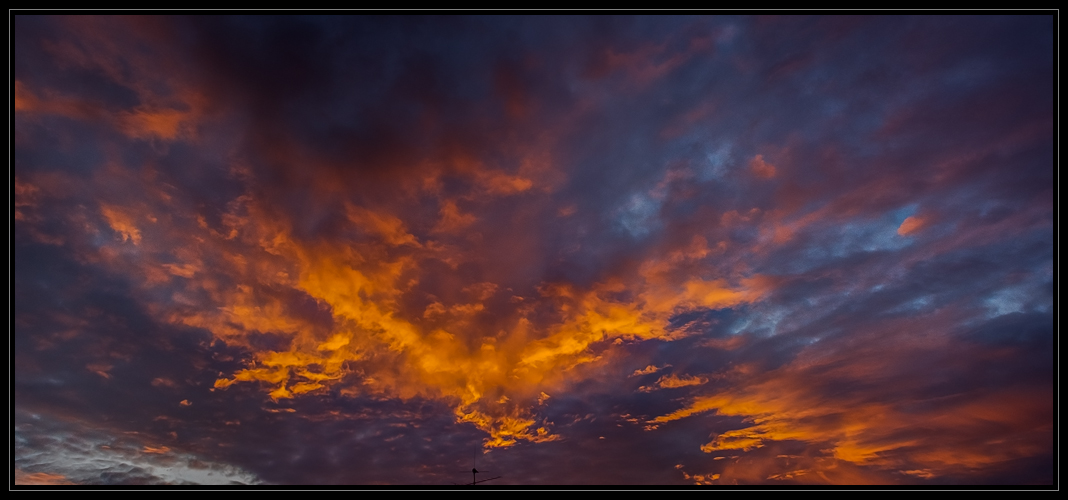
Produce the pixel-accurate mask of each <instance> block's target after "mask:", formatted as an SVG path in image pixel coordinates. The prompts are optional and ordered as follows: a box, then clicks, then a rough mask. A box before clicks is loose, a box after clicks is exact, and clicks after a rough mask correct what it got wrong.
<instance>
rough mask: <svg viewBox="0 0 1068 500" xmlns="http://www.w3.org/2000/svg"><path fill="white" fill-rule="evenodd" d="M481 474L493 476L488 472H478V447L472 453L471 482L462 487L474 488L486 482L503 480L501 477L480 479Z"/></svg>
mask: <svg viewBox="0 0 1068 500" xmlns="http://www.w3.org/2000/svg"><path fill="white" fill-rule="evenodd" d="M480 472H481V473H483V474H492V473H491V472H488V471H484V470H478V447H475V449H474V451H473V452H472V453H471V482H470V483H465V484H463V485H462V486H474V485H476V484H478V483H484V482H486V481H492V480H494V479H500V478H501V476H496V477H491V478H488V479H478V473H480Z"/></svg>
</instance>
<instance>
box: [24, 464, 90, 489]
mask: <svg viewBox="0 0 1068 500" xmlns="http://www.w3.org/2000/svg"><path fill="white" fill-rule="evenodd" d="M15 484H16V485H26V486H30V485H35V486H59V485H68V484H75V483H74V482H72V481H71V480H69V479H67V478H66V477H65V476H63V475H62V474H50V473H48V472H33V473H30V472H25V471H23V470H22V469H18V468H16V469H15Z"/></svg>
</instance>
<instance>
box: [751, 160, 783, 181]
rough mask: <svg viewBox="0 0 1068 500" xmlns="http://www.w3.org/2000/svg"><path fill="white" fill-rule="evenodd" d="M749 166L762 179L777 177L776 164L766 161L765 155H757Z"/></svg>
mask: <svg viewBox="0 0 1068 500" xmlns="http://www.w3.org/2000/svg"><path fill="white" fill-rule="evenodd" d="M749 168H750V169H752V170H753V174H755V175H756V176H757V177H760V178H761V179H770V178H772V177H775V173H776V170H775V165H772V164H770V163H768V162H766V161H764V155H756V156H754V157H753V159H752V160H750V161H749Z"/></svg>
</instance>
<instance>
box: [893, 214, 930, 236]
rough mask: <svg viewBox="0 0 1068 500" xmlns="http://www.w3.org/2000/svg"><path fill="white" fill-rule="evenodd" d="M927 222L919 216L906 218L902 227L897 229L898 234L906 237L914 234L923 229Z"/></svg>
mask: <svg viewBox="0 0 1068 500" xmlns="http://www.w3.org/2000/svg"><path fill="white" fill-rule="evenodd" d="M925 223H926V221H925V220H924V219H923V218H921V217H918V216H915V215H913V216H911V217H905V220H904V221H902V222H901V225H900V226H898V228H897V234H899V235H901V236H905V235H908V234H912V233H914V232H916V231H919V230H920V229H923V226H924V224H925Z"/></svg>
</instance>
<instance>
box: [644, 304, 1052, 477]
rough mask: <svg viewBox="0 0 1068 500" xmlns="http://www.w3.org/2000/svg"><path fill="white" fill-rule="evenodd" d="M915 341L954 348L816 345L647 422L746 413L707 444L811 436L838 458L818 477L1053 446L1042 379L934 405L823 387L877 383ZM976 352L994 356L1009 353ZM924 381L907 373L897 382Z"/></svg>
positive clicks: (927, 471)
mask: <svg viewBox="0 0 1068 500" xmlns="http://www.w3.org/2000/svg"><path fill="white" fill-rule="evenodd" d="M894 328H908V329H910V330H911V329H915V328H917V327H916V326H906V325H897V326H895V327H894ZM930 340H931V339H928V341H930ZM941 342H945V340H942V341H941ZM915 349H923V350H924V352H928V349H935V350H937V349H946V350H947V351H948V350H949V347H948V346H941V347H936V346H931V345H926V346H923V345H912V346H898V347H896V348H887V347H885V346H881V347H879V348H873V349H870V350H864V351H858V352H849V353H848V354H845V353H837V354H832V355H828V354H827V351H826V347H823V348H822V349H821V351H820V352H819V353H817V352H816V350H811V351H806V352H805V353H804V354H802V355H801V356H799V357H798V358H797V359H796V360H795V361H794V362H793V363H791V364H790V365H787V366H785V367H782V368H779V369H777V370H774V371H771V372H768V373H765V374H763V375H761V376H760V377H757V378H754V377H752V376H747V377H744V378H743V377H737V376H735V377H729V380H730V382H732V383H731V384H730V385H726V386H723V387H721V388H720V389H717V390H716V391H714V392H713V393H711V394H709V395H705V396H699V397H696V398H694V399H693V400H692V401H691V402H690V403H689V404H688V405H686V406H685V407H683V408H680V409H679V410H677V411H675V412H672V413H669V414H666V415H662V416H659V417H656V418H653V419H650V420H649V422H648V423H649V424H651V425H656V426H659V425H663V424H665V423H668V422H672V421H675V420H679V419H684V418H688V417H690V416H693V415H697V414H700V413H704V412H715V413H716V414H718V415H724V416H735V417H742V418H743V419H744V420H745V422H746V424H745V425H744V426H743V427H741V428H738V429H733V430H728V431H725V432H721V433H719V434H717V435H715V436H714V438H713V439H712V440H711V441H709V442H708V443H706V444H704V445H702V446H701V450H702V451H704V452H706V453H723V452H749V451H753V450H756V449H758V448H762V447H765V446H768V445H771V444H773V443H777V442H783V441H802V442H807V443H810V444H812V445H814V446H818V447H819V449H821V450H824V451H825V452H826V453H828V454H829V455H828V458H830V459H833V460H834V462H827V463H826V464H825V465H826V467H822V468H821V467H816V468H815V469H813V470H811V471H810V472H813V473H814V474H813V477H818V474H815V472H817V470H822V471H823V472H827V468H828V467H831V466H834V464H835V463H838V464H841V463H847V464H852V465H856V466H867V467H875V468H876V469H880V470H890V471H897V472H899V473H901V474H907V475H913V476H921V475H922V476H925V477H934V476H942V475H946V474H951V473H954V472H960V471H962V470H975V469H981V468H984V467H995V466H997V465H998V464H1000V463H1006V462H1008V461H1011V460H1014V459H1017V458H1021V457H1027V456H1035V455H1038V454H1042V453H1046V452H1049V451H1050V448H1049V446H1050V441H1049V438H1050V433H1051V432H1052V421H1051V420H1050V419H1049V418H1048V415H1050V414H1051V413H1050V412H1051V411H1052V407H1051V405H1052V399H1051V397H1050V394H1049V393H1047V392H1044V391H1043V390H1041V389H1038V388H1035V389H1021V388H1016V389H1005V390H999V391H991V392H987V393H984V394H979V395H974V396H970V397H960V398H956V399H946V400H945V401H943V402H940V404H938V405H934V406H933V407H932V409H930V410H927V411H918V410H917V409H916V408H917V407H919V408H922V407H924V406H925V404H927V403H924V404H920V403H919V402H915V403H913V402H905V403H902V402H900V401H897V400H894V399H890V400H888V401H897V402H895V403H890V402H883V401H881V400H880V399H881V398H878V397H877V396H873V395H871V394H867V393H864V392H841V391H838V392H836V393H834V396H833V397H831V396H829V395H828V394H826V392H827V390H826V389H824V388H826V387H839V386H841V387H851V386H856V385H857V384H860V385H862V386H865V387H867V386H877V385H878V384H877V382H881V383H882V384H883V385H884V386H885V384H886V383H887V381H888V380H891V377H893V376H894V375H893V374H894V373H897V371H898V370H900V366H901V365H907V361H905V360H907V359H909V358H910V357H913V356H915ZM969 355H970V356H973V357H976V358H981V357H983V356H993V357H995V358H996V357H997V356H1002V355H1004V354H1003V353H981V352H975V353H971V354H969ZM898 376H899V377H900V375H898ZM920 383H923V381H922V380H909V379H907V378H906V379H904V380H901V381H898V382H897V386H898V388H899V389H900V388H901V387H902V385H904V387H908V385H907V384H920ZM991 425H996V426H998V428H999V429H1001V431H999V436H1000V437H999V438H998V440H997V443H996V444H995V443H994V442H992V441H991V440H989V439H987V436H986V434H987V433H988V432H989V426H991ZM936 436H937V439H936V438H935V437H936ZM950 443H951V444H952V445H950ZM903 467H904V468H903ZM843 470H845V469H843ZM917 471H919V472H917ZM776 474H779V473H776ZM769 478H770V477H769ZM772 479H774V478H772ZM884 480H885V479H884ZM828 482H830V481H828Z"/></svg>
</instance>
